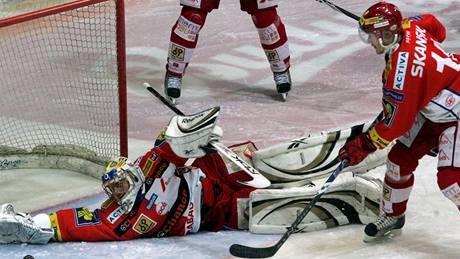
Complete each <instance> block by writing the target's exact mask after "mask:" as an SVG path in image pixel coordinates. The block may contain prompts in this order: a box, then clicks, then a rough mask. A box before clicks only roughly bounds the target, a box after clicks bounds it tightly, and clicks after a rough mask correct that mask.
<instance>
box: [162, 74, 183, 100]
mask: <svg viewBox="0 0 460 259" xmlns="http://www.w3.org/2000/svg"><path fill="white" fill-rule="evenodd" d="M181 86H182V78H180V77H178V76H173V75H170V74H168V73H166V76H165V94H166V95H167V96H168V99H169V100H170V101H171V102H172V103H173V104H175V103H176V99H177V98H179V97H180V91H181Z"/></svg>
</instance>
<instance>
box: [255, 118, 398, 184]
mask: <svg viewBox="0 0 460 259" xmlns="http://www.w3.org/2000/svg"><path fill="white" fill-rule="evenodd" d="M371 124H372V122H371V121H369V122H366V123H357V124H355V125H354V126H351V127H346V128H343V129H339V130H330V131H327V132H321V133H320V134H316V135H309V136H307V137H304V138H300V139H294V140H291V141H289V142H287V143H282V144H278V145H275V146H272V147H268V148H265V149H261V150H257V151H255V152H254V154H253V157H252V158H253V164H254V167H255V168H256V169H257V170H259V171H260V172H261V173H262V174H264V175H265V176H266V177H267V178H268V179H269V180H270V181H271V182H272V187H273V188H282V187H284V186H286V184H287V186H293V185H294V186H295V183H296V182H300V183H301V184H305V183H306V182H311V181H313V180H316V179H319V178H324V177H326V176H328V175H329V174H330V173H331V172H332V171H333V170H334V169H335V168H336V167H337V165H338V162H339V160H338V153H339V150H340V149H341V148H342V147H343V146H344V145H345V143H346V142H347V141H349V140H350V139H352V138H353V137H354V136H356V135H357V134H359V133H361V132H365V131H367V129H368V128H369V126H370V125H371ZM389 149H390V147H387V148H385V149H383V150H378V151H376V152H374V153H373V154H372V155H369V156H368V157H367V158H366V159H364V160H363V161H362V162H361V163H359V164H358V165H356V166H352V167H347V168H345V170H344V171H351V172H366V171H368V170H371V169H373V168H375V167H377V166H380V165H383V164H384V163H385V161H386V157H387V154H388V151H389Z"/></svg>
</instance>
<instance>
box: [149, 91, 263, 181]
mask: <svg viewBox="0 0 460 259" xmlns="http://www.w3.org/2000/svg"><path fill="white" fill-rule="evenodd" d="M144 86H145V88H147V90H148V91H149V92H150V93H152V94H153V95H154V96H155V97H156V98H158V99H159V100H160V101H161V102H162V103H163V104H165V105H166V106H168V107H169V108H170V109H171V110H172V111H173V112H174V113H176V114H177V115H181V116H184V115H185V114H184V113H183V112H182V111H181V110H179V108H177V107H176V106H174V105H173V104H172V103H171V102H170V101H168V100H167V99H166V98H164V97H163V96H162V95H161V94H160V93H158V92H157V91H156V90H155V89H154V88H153V87H151V86H150V85H149V84H148V83H145V84H144ZM210 145H211V146H212V147H214V148H215V149H216V150H217V152H219V153H220V154H221V155H223V156H225V157H226V158H227V159H228V160H230V161H232V163H234V164H236V165H237V166H238V167H239V168H241V169H242V170H244V171H245V172H246V173H248V174H249V175H250V176H252V177H253V178H255V180H254V181H249V182H239V183H241V184H243V185H249V186H252V187H256V188H266V187H268V186H270V181H269V180H268V179H267V178H265V177H263V176H262V174H261V173H259V171H257V170H256V169H255V168H254V167H253V166H252V165H250V164H248V163H247V162H246V161H244V160H243V159H241V158H240V157H239V156H238V155H237V154H235V152H233V151H232V150H231V149H229V148H227V147H226V146H225V145H223V144H222V143H219V142H217V141H213V142H211V143H210ZM248 183H250V184H248Z"/></svg>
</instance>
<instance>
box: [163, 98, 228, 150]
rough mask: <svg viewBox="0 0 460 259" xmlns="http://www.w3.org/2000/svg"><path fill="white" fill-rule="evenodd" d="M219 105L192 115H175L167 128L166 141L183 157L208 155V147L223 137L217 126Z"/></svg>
mask: <svg viewBox="0 0 460 259" xmlns="http://www.w3.org/2000/svg"><path fill="white" fill-rule="evenodd" d="M219 111H220V108H219V107H214V108H211V109H208V110H205V111H203V112H200V113H196V114H193V115H190V116H179V115H176V116H174V117H173V118H172V119H171V121H170V122H169V125H168V128H167V129H166V133H165V136H166V141H167V142H168V144H169V145H170V146H171V149H172V150H173V151H174V153H175V154H176V155H177V156H179V157H182V158H199V157H203V156H205V155H206V147H207V146H208V144H209V143H210V142H212V141H218V140H219V139H220V138H221V137H222V134H223V132H222V129H221V128H220V127H219V126H217V125H216V124H217V116H219Z"/></svg>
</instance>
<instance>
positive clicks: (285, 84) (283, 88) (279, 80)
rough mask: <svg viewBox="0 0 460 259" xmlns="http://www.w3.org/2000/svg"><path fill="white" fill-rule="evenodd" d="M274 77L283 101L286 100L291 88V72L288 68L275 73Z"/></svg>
mask: <svg viewBox="0 0 460 259" xmlns="http://www.w3.org/2000/svg"><path fill="white" fill-rule="evenodd" d="M273 79H274V80H275V84H276V91H278V93H279V94H280V95H281V98H282V99H283V101H286V98H287V94H288V92H289V91H290V90H291V73H290V72H289V70H286V71H285V72H282V73H277V72H275V73H273Z"/></svg>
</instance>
